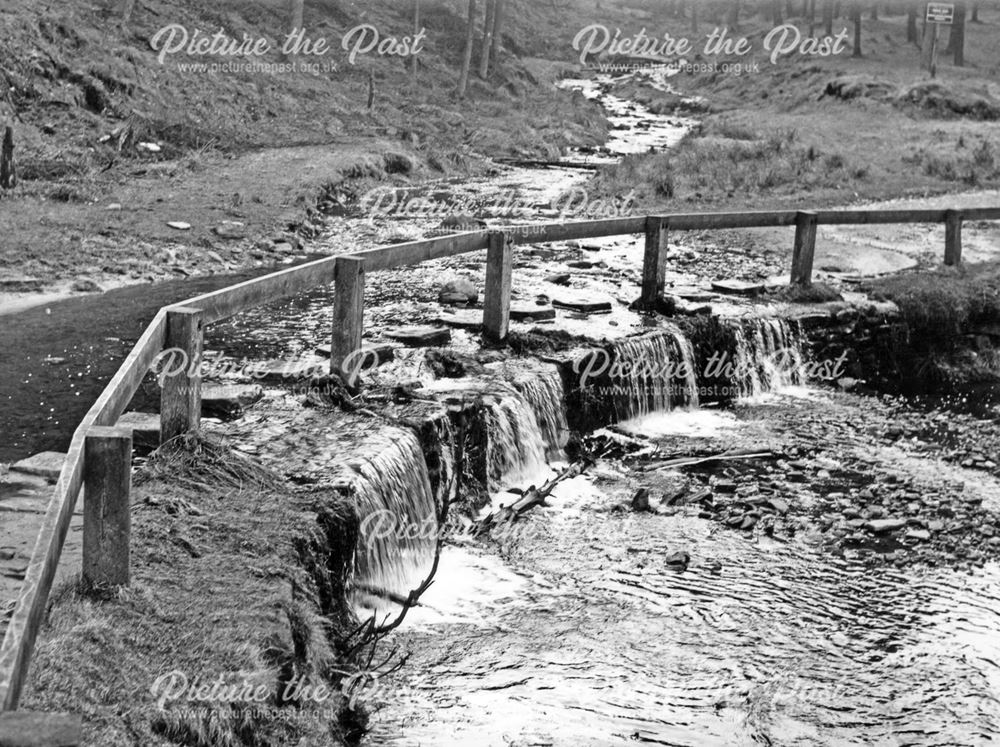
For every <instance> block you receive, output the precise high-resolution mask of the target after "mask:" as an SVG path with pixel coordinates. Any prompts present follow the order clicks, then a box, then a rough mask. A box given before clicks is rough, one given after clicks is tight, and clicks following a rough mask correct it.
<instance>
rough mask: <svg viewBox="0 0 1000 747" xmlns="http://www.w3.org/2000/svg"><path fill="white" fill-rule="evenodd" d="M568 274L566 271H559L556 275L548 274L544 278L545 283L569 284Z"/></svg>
mask: <svg viewBox="0 0 1000 747" xmlns="http://www.w3.org/2000/svg"><path fill="white" fill-rule="evenodd" d="M569 281H570V274H569V273H568V272H561V273H559V274H557V275H549V276H548V277H547V278H545V282H546V283H552V284H553V285H569Z"/></svg>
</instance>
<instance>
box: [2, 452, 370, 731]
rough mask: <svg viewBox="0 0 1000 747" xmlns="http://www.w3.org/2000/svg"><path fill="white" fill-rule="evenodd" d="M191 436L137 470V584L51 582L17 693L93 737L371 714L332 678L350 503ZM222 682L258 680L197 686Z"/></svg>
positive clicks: (354, 723)
mask: <svg viewBox="0 0 1000 747" xmlns="http://www.w3.org/2000/svg"><path fill="white" fill-rule="evenodd" d="M185 448H186V451H168V452H165V453H158V454H156V455H154V457H153V458H152V459H151V460H150V461H149V463H147V464H146V465H145V466H144V467H142V468H141V469H140V470H139V471H138V473H137V474H136V476H135V478H134V479H135V488H134V490H133V501H134V504H133V518H132V542H131V547H132V584H131V586H130V587H128V588H126V589H117V590H115V591H114V592H112V593H103V594H102V593H100V591H98V592H97V593H92V594H84V593H83V590H82V589H81V588H80V586H79V583H77V582H72V583H68V584H64V585H63V586H62V587H61V588H57V589H56V590H55V591H54V594H53V597H52V599H51V602H50V605H51V606H50V610H49V613H48V622H47V625H46V627H45V629H44V630H43V632H42V635H41V637H40V640H39V642H38V644H37V647H36V650H35V654H34V657H33V659H32V667H31V676H30V680H29V684H28V687H27V689H26V692H25V693H24V696H23V697H22V702H21V707H22V708H25V709H31V710H39V711H69V712H73V713H79V714H82V715H83V717H84V724H85V725H84V743H85V744H94V745H97V744H101V745H103V744H126V743H128V744H144V745H153V744H163V745H166V744H186V745H202V746H204V747H210V746H211V747H214V746H217V745H267V744H347V743H352V742H353V741H354V740H356V739H357V738H358V736H359V734H360V732H361V730H362V729H363V727H364V724H365V720H366V715H365V712H364V709H363V706H362V705H361V704H359V703H355V702H353V701H352V700H351V699H350V698H345V697H344V696H343V693H342V690H343V688H342V687H341V685H342V683H344V682H345V681H347V680H349V678H350V676H351V674H352V672H354V671H356V669H357V667H356V666H355V665H354V664H353V661H352V659H351V658H349V657H346V656H345V654H344V651H343V648H344V645H343V642H344V640H345V638H346V636H347V634H348V631H349V630H351V629H352V628H353V627H354V625H353V620H352V617H351V615H350V614H349V612H348V610H347V606H346V603H345V601H344V584H345V582H346V574H347V571H348V568H349V566H350V562H351V557H352V554H353V551H354V547H353V541H352V539H351V538H352V537H353V536H356V532H357V519H356V516H355V514H354V510H353V507H352V506H351V504H349V503H347V502H345V501H344V500H343V499H340V498H338V497H337V496H336V495H333V494H325V493H308V494H302V493H297V492H291V491H289V490H288V489H287V488H285V487H284V486H283V484H282V483H281V482H279V480H278V478H277V477H276V476H274V475H273V474H271V473H269V472H267V471H265V470H263V469H262V468H260V467H257V466H255V465H253V464H252V463H250V462H248V461H246V460H245V459H243V458H241V457H238V456H236V455H234V454H233V453H232V452H230V451H228V450H227V449H226V448H224V447H221V446H219V445H216V444H212V443H209V442H205V441H201V440H199V439H196V438H193V439H192V438H189V439H188V442H187V443H186V444H185ZM182 677H183V678H186V682H187V683H188V685H189V688H191V689H187V690H185V688H184V684H183V683H184V681H185V680H183V679H181V678H182ZM171 678H172V679H171ZM216 682H222V683H224V684H225V686H226V687H229V686H242V685H243V684H244V683H249V684H250V685H252V687H253V688H254V691H255V693H256V694H255V695H254V697H253V698H248V697H239V698H237V697H227V696H225V695H224V694H223V693H225V692H227V691H226V690H224V689H222V688H221V687H220V688H219V689H217V690H216V692H217V693H218V694H220V695H219V697H208V695H205V694H204V693H206V692H207V690H206V691H203V695H204V697H202V696H197V693H196V691H195V690H194V689H193V688H195V687H198V686H205V687H206V688H209V687H211V686H212V685H214V683H216ZM293 682H302V683H305V682H308V683H309V686H310V687H314V688H315V687H316V686H318V685H320V684H322V685H324V686H325V687H327V688H328V691H329V693H330V694H329V695H328V696H327V697H325V698H322V699H320V698H316V699H310V698H307V697H304V696H303V694H302V693H304V692H305V689H304V688H299V690H298V691H296V690H294V689H288V685H289V683H293ZM257 688H262V690H260V691H258V690H257ZM317 692H318V691H317ZM196 696H197V697H196Z"/></svg>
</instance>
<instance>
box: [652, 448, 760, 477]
mask: <svg viewBox="0 0 1000 747" xmlns="http://www.w3.org/2000/svg"><path fill="white" fill-rule="evenodd" d="M775 456H777V454H775V453H774V452H773V451H753V452H749V451H748V452H724V453H722V454H712V455H710V456H703V457H677V458H675V459H664V460H663V461H660V462H656V463H655V464H650V465H647V466H646V467H645V470H646V471H647V472H650V471H652V470H657V469H663V468H665V467H690V466H692V465H695V464H707V463H708V462H725V461H729V460H731V459H768V458H770V457H775Z"/></svg>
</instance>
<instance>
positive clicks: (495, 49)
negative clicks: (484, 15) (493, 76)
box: [490, 0, 506, 69]
mask: <svg viewBox="0 0 1000 747" xmlns="http://www.w3.org/2000/svg"><path fill="white" fill-rule="evenodd" d="M505 2H506V0H494V3H495V5H496V8H495V9H494V11H493V31H492V33H491V34H490V37H491V38H490V59H491V60H493V68H494V69H496V68H498V67H499V66H500V32H501V31H502V30H503V11H504V3H505Z"/></svg>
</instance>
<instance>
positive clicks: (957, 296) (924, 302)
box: [865, 262, 1000, 351]
mask: <svg viewBox="0 0 1000 747" xmlns="http://www.w3.org/2000/svg"><path fill="white" fill-rule="evenodd" d="M865 290H867V292H869V293H870V294H871V295H872V296H873V297H875V298H876V299H879V300H890V301H893V302H895V303H896V305H897V306H899V309H900V312H901V313H902V315H903V318H904V320H905V321H906V323H907V325H908V326H909V328H910V333H911V337H912V343H913V344H914V346H915V347H917V348H919V349H923V350H944V351H951V350H955V349H956V348H958V347H960V346H962V345H964V343H965V341H964V340H963V335H966V334H969V333H972V332H974V331H975V329H976V327H977V326H978V325H987V324H996V323H998V322H1000V264H998V263H995V262H993V263H985V264H980V265H971V266H965V267H963V268H961V269H955V268H947V267H945V268H940V269H936V270H931V271H924V272H913V273H904V274H899V275H893V276H890V277H886V278H882V279H879V280H875V281H872V282H870V283H868V284H867V285H866V287H865Z"/></svg>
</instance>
